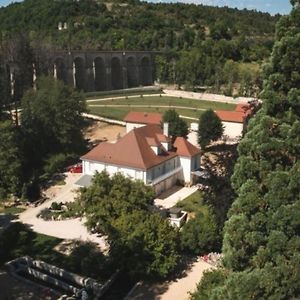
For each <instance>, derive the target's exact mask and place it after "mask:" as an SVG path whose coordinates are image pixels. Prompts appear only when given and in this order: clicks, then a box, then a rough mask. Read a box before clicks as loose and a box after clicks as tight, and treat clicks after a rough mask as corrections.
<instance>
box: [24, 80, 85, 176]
mask: <svg viewBox="0 0 300 300" xmlns="http://www.w3.org/2000/svg"><path fill="white" fill-rule="evenodd" d="M83 112H85V103H84V101H83V96H82V95H81V94H78V93H77V92H75V91H74V90H73V89H71V88H69V87H67V86H65V85H64V84H63V83H62V82H60V81H55V80H54V79H51V78H47V77H41V78H40V79H39V80H38V82H37V90H36V91H35V90H30V91H28V92H27V93H26V95H25V96H24V98H23V99H22V124H21V130H22V134H23V136H24V148H25V150H24V151H25V157H26V171H27V176H28V177H30V176H32V175H34V174H36V173H38V174H39V173H41V170H42V169H43V168H44V172H46V173H52V172H54V171H56V170H57V169H61V168H62V166H63V165H64V163H66V161H67V160H68V158H69V156H70V155H74V154H80V153H82V151H83V150H84V149H85V148H84V145H85V142H84V139H83V134H82V129H83V128H84V126H85V123H84V120H83V117H82V115H81V114H82V113H83ZM33 145H38V147H33Z"/></svg>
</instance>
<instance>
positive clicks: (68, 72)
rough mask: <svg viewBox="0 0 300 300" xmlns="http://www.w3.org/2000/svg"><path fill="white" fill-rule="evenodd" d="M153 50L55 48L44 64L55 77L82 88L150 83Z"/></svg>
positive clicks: (121, 87)
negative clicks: (77, 49)
mask: <svg viewBox="0 0 300 300" xmlns="http://www.w3.org/2000/svg"><path fill="white" fill-rule="evenodd" d="M154 56H155V53H154V52H147V51H71V52H67V51H57V52H54V53H52V55H51V57H50V60H49V62H48V65H50V69H52V70H51V71H50V73H51V74H52V75H53V76H54V77H55V78H57V79H59V80H62V81H63V82H65V83H66V84H68V85H70V86H73V87H75V88H77V89H79V90H83V91H86V92H93V91H105V90H117V89H125V88H130V87H138V86H146V85H152V84H153V82H154V75H153V73H154Z"/></svg>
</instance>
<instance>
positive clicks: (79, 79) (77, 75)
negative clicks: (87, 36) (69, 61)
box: [73, 57, 86, 90]
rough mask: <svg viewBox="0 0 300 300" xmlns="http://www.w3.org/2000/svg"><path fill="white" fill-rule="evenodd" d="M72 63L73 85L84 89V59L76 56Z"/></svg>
mask: <svg viewBox="0 0 300 300" xmlns="http://www.w3.org/2000/svg"><path fill="white" fill-rule="evenodd" d="M73 63H74V66H73V72H74V73H73V75H74V86H75V87H76V88H77V89H79V90H85V79H86V70H85V62H84V59H83V58H82V57H76V58H75V59H74V62H73Z"/></svg>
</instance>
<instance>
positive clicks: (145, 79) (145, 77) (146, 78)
mask: <svg viewBox="0 0 300 300" xmlns="http://www.w3.org/2000/svg"><path fill="white" fill-rule="evenodd" d="M151 84H152V71H151V64H150V59H149V57H147V56H144V57H143V58H142V59H141V85H151Z"/></svg>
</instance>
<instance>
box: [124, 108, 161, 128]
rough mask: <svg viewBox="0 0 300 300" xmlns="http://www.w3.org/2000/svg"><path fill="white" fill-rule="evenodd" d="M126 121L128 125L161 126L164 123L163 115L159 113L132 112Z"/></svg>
mask: <svg viewBox="0 0 300 300" xmlns="http://www.w3.org/2000/svg"><path fill="white" fill-rule="evenodd" d="M124 121H125V122H128V123H139V124H156V125H160V124H161V122H162V115H161V114H158V113H148V112H139V111H131V112H129V113H128V114H127V116H126V117H125V118H124Z"/></svg>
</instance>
